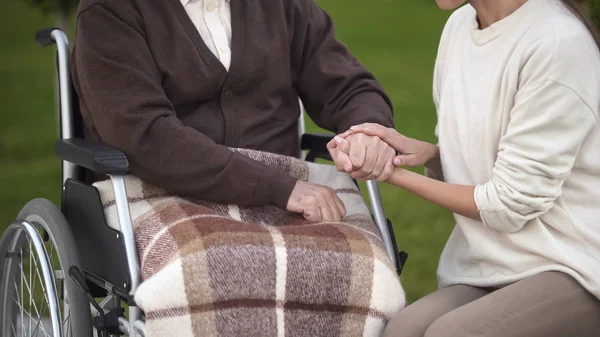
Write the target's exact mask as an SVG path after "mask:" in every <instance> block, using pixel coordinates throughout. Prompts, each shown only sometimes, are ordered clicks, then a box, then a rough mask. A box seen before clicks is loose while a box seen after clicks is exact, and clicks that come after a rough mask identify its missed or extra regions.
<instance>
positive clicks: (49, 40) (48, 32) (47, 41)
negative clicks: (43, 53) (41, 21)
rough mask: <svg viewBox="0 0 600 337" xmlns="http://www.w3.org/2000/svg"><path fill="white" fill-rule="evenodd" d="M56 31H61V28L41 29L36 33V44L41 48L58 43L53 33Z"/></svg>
mask: <svg viewBox="0 0 600 337" xmlns="http://www.w3.org/2000/svg"><path fill="white" fill-rule="evenodd" d="M55 30H59V31H60V28H56V27H53V28H44V29H40V30H38V31H37V32H36V33H35V42H37V43H38V44H39V45H40V46H42V47H46V46H51V45H53V44H55V43H56V41H55V40H54V37H53V36H52V32H54V31H55Z"/></svg>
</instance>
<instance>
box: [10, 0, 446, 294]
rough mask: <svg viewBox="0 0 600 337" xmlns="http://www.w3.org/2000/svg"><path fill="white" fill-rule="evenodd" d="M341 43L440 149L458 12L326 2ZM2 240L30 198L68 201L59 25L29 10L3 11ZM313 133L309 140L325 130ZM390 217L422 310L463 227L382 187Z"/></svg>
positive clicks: (407, 4)
mask: <svg viewBox="0 0 600 337" xmlns="http://www.w3.org/2000/svg"><path fill="white" fill-rule="evenodd" d="M318 2H319V4H321V5H322V6H323V7H324V8H325V9H326V10H327V11H328V12H329V13H330V15H331V16H332V17H333V19H334V21H335V22H336V29H337V36H338V38H339V39H340V40H342V41H343V42H344V43H346V44H347V45H348V47H349V48H350V50H351V51H352V52H353V53H354V54H355V55H356V56H357V57H358V58H359V59H360V60H361V61H362V62H363V63H364V64H365V65H366V66H367V67H368V68H369V69H370V70H371V71H373V72H374V73H375V75H376V76H377V78H378V79H379V80H380V81H381V83H382V85H383V86H384V87H385V89H386V90H387V92H388V94H389V95H390V97H391V98H392V100H393V103H394V107H395V115H396V125H397V128H398V130H399V131H401V132H402V133H404V134H406V135H409V136H412V137H417V138H421V139H425V140H429V141H434V135H433V129H434V125H435V110H434V106H433V102H432V100H431V83H432V72H433V64H434V60H435V52H436V49H437V43H438V41H439V36H440V33H441V29H442V27H443V24H444V21H445V19H446V18H447V17H448V14H449V13H446V12H442V11H440V10H439V9H438V8H437V7H436V6H435V1H433V0H429V1H426V0H403V1H391V0H369V1H364V0H360V1H359V0H344V1H341V0H318ZM0 15H1V16H2V20H0V43H1V47H0V101H1V102H2V107H1V108H0V232H1V229H2V228H4V226H6V225H8V224H9V223H10V222H11V221H12V220H13V219H14V217H15V216H16V214H17V213H18V211H19V209H20V208H21V207H22V206H23V205H24V204H25V203H26V202H27V201H28V200H30V199H32V198H35V197H44V198H48V199H50V200H53V201H54V202H57V203H58V202H59V193H60V162H59V161H58V160H57V159H56V158H55V157H54V155H53V148H54V141H55V140H56V138H57V135H58V132H57V123H56V119H55V116H56V108H55V105H56V104H55V101H54V92H55V91H54V90H55V89H54V83H55V80H54V77H53V76H54V74H55V71H54V60H53V55H54V50H53V49H51V48H45V49H44V48H41V47H38V46H37V45H36V44H35V43H34V40H33V36H34V34H35V31H36V30H38V29H40V28H45V27H49V26H53V24H54V18H53V17H52V16H43V15H41V14H40V13H38V12H37V11H36V10H34V9H32V8H31V7H29V6H27V5H26V4H25V3H24V1H17V0H9V1H1V2H0ZM315 130H316V128H315V127H314V126H313V125H311V126H310V128H309V131H315ZM381 188H382V193H383V199H384V202H385V210H386V213H387V215H388V217H389V218H390V219H391V220H392V221H393V223H394V228H395V231H396V237H397V239H398V242H399V245H400V247H401V249H403V250H406V251H408V252H409V254H410V258H409V262H408V264H407V266H406V269H405V273H404V274H403V275H402V282H403V285H404V287H405V289H406V291H407V293H408V297H409V300H411V301H413V300H415V299H418V298H419V297H421V296H423V295H425V294H426V293H428V292H430V291H432V290H434V289H435V287H436V281H435V269H436V267H437V261H438V257H439V254H440V252H441V250H442V248H443V245H444V242H445V240H446V239H447V237H448V235H449V233H450V231H451V229H452V224H453V219H452V216H451V214H449V213H448V212H445V211H443V210H441V209H440V208H438V207H436V206H433V205H431V204H429V203H428V202H426V201H423V200H420V199H418V198H416V197H414V196H412V195H410V194H408V193H407V192H405V191H402V190H400V189H397V188H392V187H390V186H386V185H382V186H381Z"/></svg>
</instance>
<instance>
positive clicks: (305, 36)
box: [291, 0, 394, 133]
mask: <svg viewBox="0 0 600 337" xmlns="http://www.w3.org/2000/svg"><path fill="white" fill-rule="evenodd" d="M294 1H295V2H296V3H297V6H296V10H295V12H294V18H293V21H294V22H293V26H292V30H293V40H292V46H291V48H292V50H291V54H292V58H296V60H295V61H296V62H292V63H295V64H296V67H297V68H298V69H296V72H297V81H296V88H297V90H298V93H299V95H300V98H301V99H302V102H303V103H304V105H305V107H306V110H307V112H308V114H309V115H310V117H311V118H312V119H313V120H314V121H315V123H317V125H319V126H320V127H322V128H324V129H327V130H330V131H334V132H337V133H340V132H343V131H346V130H348V129H349V128H350V127H351V126H353V125H356V124H361V123H366V122H372V123H378V124H381V125H384V126H387V127H393V126H394V119H393V112H392V104H391V102H390V99H389V98H388V96H387V95H386V94H385V92H384V90H383V88H382V87H381V86H380V85H379V83H377V81H376V80H375V78H374V76H373V75H372V74H371V73H370V72H369V71H368V70H367V69H365V67H364V66H363V65H361V64H360V62H359V61H358V60H357V59H356V58H355V57H354V56H352V54H350V52H349V51H348V49H347V48H346V46H344V45H343V44H342V43H341V42H339V41H338V40H336V38H335V35H334V27H333V21H332V20H331V18H330V17H329V15H327V13H325V11H324V10H323V9H321V8H320V7H319V6H318V5H317V4H316V3H315V2H314V0H294Z"/></svg>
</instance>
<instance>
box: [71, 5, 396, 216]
mask: <svg viewBox="0 0 600 337" xmlns="http://www.w3.org/2000/svg"><path fill="white" fill-rule="evenodd" d="M77 22H78V23H77V35H76V41H75V48H74V51H73V58H74V62H73V69H72V70H73V80H74V83H75V87H76V89H77V91H78V93H79V96H80V102H81V103H80V104H81V111H82V115H83V118H84V122H85V123H84V124H85V133H86V138H88V139H90V140H92V141H95V142H100V143H104V144H107V145H110V146H113V147H115V148H117V149H119V150H121V151H123V152H124V153H125V154H126V155H127V156H128V158H129V159H130V164H131V170H132V173H134V174H135V175H137V176H139V177H140V178H142V179H144V180H146V181H148V182H150V183H153V184H155V185H157V186H160V187H163V188H165V189H169V190H172V191H174V192H177V193H179V194H181V195H189V196H193V197H195V198H198V199H203V200H209V201H215V202H225V203H234V204H240V205H254V206H261V205H268V204H270V205H276V206H278V207H280V208H283V209H287V210H288V211H291V212H297V213H302V214H304V216H305V217H306V218H308V219H314V220H321V219H322V220H326V221H327V220H339V219H340V218H341V217H342V216H343V215H344V213H345V209H344V206H343V204H342V203H341V202H340V201H339V199H338V198H337V196H336V195H335V193H333V192H332V191H331V190H330V189H327V188H324V187H322V186H317V185H312V184H309V183H305V182H301V181H296V180H295V179H293V178H291V177H289V176H287V175H286V174H284V173H283V172H281V171H278V170H275V169H271V168H269V167H267V166H265V165H263V164H260V163H258V162H256V161H253V160H251V159H249V158H247V157H245V156H243V155H240V154H236V153H233V152H232V151H230V150H229V147H239V148H249V149H256V150H262V151H268V152H273V153H279V154H284V155H296V154H297V153H298V141H297V127H298V125H297V120H298V117H299V103H298V98H301V99H302V101H303V102H304V104H305V106H306V108H307V111H308V112H309V114H310V116H311V118H312V119H313V120H314V121H315V122H316V123H317V124H318V125H319V126H321V127H323V128H325V129H328V130H331V131H334V132H336V133H340V132H343V131H345V130H347V129H348V128H349V127H350V126H352V125H356V124H360V123H365V122H371V123H378V124H381V125H384V126H387V127H391V126H393V117H392V108H391V104H390V101H389V99H388V97H387V96H386V95H385V93H384V91H383V89H382V88H381V87H380V86H379V84H378V83H377V82H376V81H375V79H374V78H373V76H372V74H370V73H369V72H368V71H367V70H366V69H365V68H364V67H363V66H362V65H361V64H360V63H359V62H358V61H357V60H356V59H355V58H354V57H353V56H352V55H351V54H350V53H349V51H348V50H347V49H346V47H345V46H344V45H343V44H341V43H340V42H338V41H337V40H336V39H335V37H334V31H333V23H332V21H331V19H330V17H329V16H328V15H327V14H326V13H325V12H324V11H323V10H322V9H321V8H320V7H319V6H318V5H317V4H315V2H314V1H313V0H286V1H277V0H253V1H245V0H232V1H231V2H230V1H229V0H157V1H147V0H83V1H82V2H81V4H80V8H79V15H78V21H77ZM353 147H354V150H353V156H354V157H355V158H353V159H354V160H352V161H350V160H349V158H347V159H348V160H347V161H345V162H344V161H342V160H341V159H340V160H338V164H339V165H341V166H344V165H352V163H354V166H353V167H346V168H345V169H346V171H348V172H350V171H358V172H359V174H358V175H359V176H360V177H362V178H365V179H380V180H384V179H386V178H387V177H388V176H389V175H390V174H391V172H392V169H393V164H392V159H393V156H394V154H395V152H394V150H393V149H392V148H390V147H389V146H388V145H387V144H386V143H384V142H382V141H381V140H379V139H378V138H376V137H367V136H365V137H362V136H361V138H360V139H359V140H358V141H353ZM340 158H341V157H340ZM357 158H358V159H357ZM340 169H344V168H343V167H340ZM356 174H357V173H356V172H355V173H354V175H356Z"/></svg>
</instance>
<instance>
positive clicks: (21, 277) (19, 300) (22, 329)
mask: <svg viewBox="0 0 600 337" xmlns="http://www.w3.org/2000/svg"><path fill="white" fill-rule="evenodd" d="M19 270H20V271H21V274H20V279H21V289H20V290H21V298H20V299H18V302H17V303H20V302H21V301H22V302H23V305H25V300H24V299H23V296H24V294H23V288H24V287H23V275H24V274H25V273H24V272H23V249H21V261H20V263H19ZM15 288H17V284H16V283H15ZM16 290H17V293H19V289H16ZM17 298H18V296H17ZM23 305H19V307H20V308H21V333H22V334H24V333H25V318H24V317H23Z"/></svg>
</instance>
